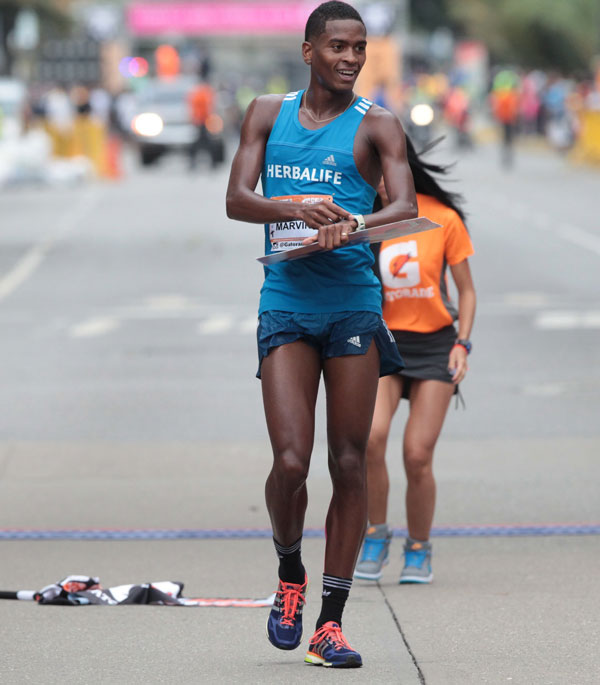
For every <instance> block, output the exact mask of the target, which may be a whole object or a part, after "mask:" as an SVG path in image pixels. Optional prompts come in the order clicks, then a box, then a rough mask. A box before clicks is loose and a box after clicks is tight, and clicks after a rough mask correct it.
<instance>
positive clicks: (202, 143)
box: [188, 81, 215, 169]
mask: <svg viewBox="0 0 600 685" xmlns="http://www.w3.org/2000/svg"><path fill="white" fill-rule="evenodd" d="M214 103H215V91H214V89H213V87H212V86H211V85H210V84H209V83H207V82H206V81H202V82H200V83H198V85H197V86H195V87H194V88H193V89H192V90H191V91H190V93H189V95H188V106H189V110H190V119H191V120H192V123H193V124H194V126H195V127H196V130H197V136H196V140H195V141H194V143H193V144H192V145H191V147H190V169H195V168H196V163H197V160H198V153H199V151H200V150H207V149H208V147H209V140H208V131H207V130H206V121H207V119H208V117H209V116H210V115H211V114H212V113H213V110H214Z"/></svg>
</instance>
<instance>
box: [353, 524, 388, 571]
mask: <svg viewBox="0 0 600 685" xmlns="http://www.w3.org/2000/svg"><path fill="white" fill-rule="evenodd" d="M391 540H392V532H391V531H390V530H389V529H388V527H387V526H386V525H385V524H382V525H380V526H371V527H370V528H369V529H368V530H367V533H366V536H365V540H364V542H363V547H362V552H361V555H360V559H359V560H358V563H357V564H356V568H355V569H354V577H355V578H360V579H361V580H379V579H380V578H381V569H382V568H383V567H384V566H385V565H386V564H387V563H388V561H389V554H390V542H391Z"/></svg>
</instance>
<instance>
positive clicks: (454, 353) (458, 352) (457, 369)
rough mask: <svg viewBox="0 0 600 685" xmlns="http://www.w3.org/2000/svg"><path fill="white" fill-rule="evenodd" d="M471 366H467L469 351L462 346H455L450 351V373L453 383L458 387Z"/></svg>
mask: <svg viewBox="0 0 600 685" xmlns="http://www.w3.org/2000/svg"><path fill="white" fill-rule="evenodd" d="M468 370H469V366H468V364H467V351H466V350H465V348H464V347H463V346H462V345H455V346H454V347H453V348H452V349H451V350H450V357H449V359H448V371H450V373H451V374H452V382H453V383H454V385H458V384H459V383H460V382H461V381H462V379H463V378H464V377H465V376H466V375H467V371H468Z"/></svg>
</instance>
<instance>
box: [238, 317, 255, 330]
mask: <svg viewBox="0 0 600 685" xmlns="http://www.w3.org/2000/svg"><path fill="white" fill-rule="evenodd" d="M257 327H258V319H257V318H256V316H253V317H251V318H249V319H244V320H243V321H242V322H241V323H240V333H256V329H257Z"/></svg>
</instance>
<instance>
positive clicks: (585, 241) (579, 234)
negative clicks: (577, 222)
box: [558, 224, 600, 255]
mask: <svg viewBox="0 0 600 685" xmlns="http://www.w3.org/2000/svg"><path fill="white" fill-rule="evenodd" d="M558 235H559V236H560V237H561V238H564V239H565V240H568V241H569V242H571V243H573V244H575V245H579V247H584V248H585V249H586V250H591V251H592V252H595V253H596V254H597V255H600V237H599V236H597V235H594V234H593V233H589V232H588V231H584V230H583V229H581V228H579V227H578V226H572V225H571V224H565V225H564V226H561V227H560V228H559V230H558Z"/></svg>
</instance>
